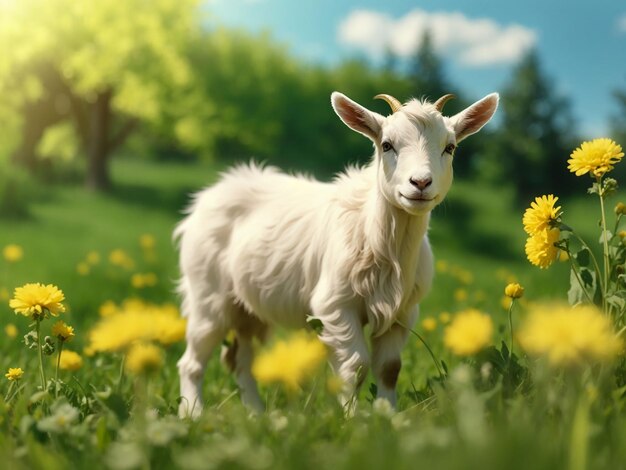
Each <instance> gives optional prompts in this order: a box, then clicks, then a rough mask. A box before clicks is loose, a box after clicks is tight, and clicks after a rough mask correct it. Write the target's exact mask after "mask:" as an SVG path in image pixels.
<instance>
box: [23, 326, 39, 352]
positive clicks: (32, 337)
mask: <svg viewBox="0 0 626 470" xmlns="http://www.w3.org/2000/svg"><path fill="white" fill-rule="evenodd" d="M24 344H25V345H26V347H27V348H28V349H37V332H36V331H34V330H33V331H29V332H28V333H26V334H25V335H24Z"/></svg>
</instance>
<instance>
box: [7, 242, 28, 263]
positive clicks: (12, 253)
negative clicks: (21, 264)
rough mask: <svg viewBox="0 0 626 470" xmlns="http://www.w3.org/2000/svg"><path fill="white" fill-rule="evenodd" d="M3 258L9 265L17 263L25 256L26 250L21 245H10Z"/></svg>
mask: <svg viewBox="0 0 626 470" xmlns="http://www.w3.org/2000/svg"><path fill="white" fill-rule="evenodd" d="M2 256H4V259H5V260H6V261H7V262H9V263H17V262H18V261H19V260H21V259H22V257H23V256H24V250H22V247H21V246H19V245H15V244H10V245H7V246H5V247H4V249H3V250H2Z"/></svg>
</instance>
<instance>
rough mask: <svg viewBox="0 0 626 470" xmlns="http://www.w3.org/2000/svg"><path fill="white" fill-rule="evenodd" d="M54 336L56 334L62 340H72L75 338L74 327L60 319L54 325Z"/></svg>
mask: <svg viewBox="0 0 626 470" xmlns="http://www.w3.org/2000/svg"><path fill="white" fill-rule="evenodd" d="M52 336H55V337H56V338H58V339H59V340H60V341H64V342H65V341H71V340H72V338H74V328H73V327H71V326H69V325H68V324H67V323H65V322H64V321H61V320H59V321H58V322H56V323H55V324H54V325H52Z"/></svg>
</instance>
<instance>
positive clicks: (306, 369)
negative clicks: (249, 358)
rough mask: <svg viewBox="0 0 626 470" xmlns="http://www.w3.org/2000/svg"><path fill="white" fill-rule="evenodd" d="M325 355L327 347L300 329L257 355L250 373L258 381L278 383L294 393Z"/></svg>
mask: <svg viewBox="0 0 626 470" xmlns="http://www.w3.org/2000/svg"><path fill="white" fill-rule="evenodd" d="M325 357H326V348H325V347H324V345H323V344H322V343H321V342H320V341H319V339H317V338H316V337H315V336H311V335H309V334H307V333H304V332H299V333H296V334H294V335H293V336H292V337H291V338H289V339H288V340H284V341H278V342H277V343H276V344H275V345H274V347H273V348H272V349H271V350H269V351H266V352H264V353H262V354H260V355H259V356H258V357H257V358H256V360H255V361H254V364H253V366H252V373H253V374H254V376H255V377H256V378H257V380H258V381H259V382H261V383H264V384H268V383H272V382H279V383H282V384H283V385H284V386H285V388H286V389H287V390H288V391H290V392H294V391H297V390H299V389H300V386H301V385H302V383H303V382H304V381H305V379H306V378H307V377H309V376H310V375H312V374H313V373H314V372H315V370H317V368H318V367H319V366H320V364H321V363H322V362H323V361H324V359H325Z"/></svg>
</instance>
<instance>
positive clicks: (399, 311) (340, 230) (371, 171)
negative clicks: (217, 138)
mask: <svg viewBox="0 0 626 470" xmlns="http://www.w3.org/2000/svg"><path fill="white" fill-rule="evenodd" d="M378 97H379V98H382V99H384V100H385V101H387V102H388V103H389V104H390V106H391V108H392V110H393V111H394V112H393V114H391V115H390V116H387V117H384V116H382V115H380V114H377V113H374V112H372V111H369V110H367V109H366V108H364V107H362V106H360V105H359V104H357V103H355V102H354V101H352V100H350V99H349V98H347V97H346V96H344V95H343V94H341V93H337V92H335V93H333V94H332V97H331V101H332V106H333V108H334V110H335V112H336V113H337V114H338V115H339V117H340V118H341V120H342V121H343V122H344V123H345V124H346V125H348V126H349V127H350V128H352V129H353V130H355V131H357V132H360V133H361V134H364V135H365V136H366V137H368V138H369V139H371V140H372V141H373V143H374V147H375V153H374V157H373V159H372V161H371V162H370V163H369V164H368V165H367V166H365V167H363V168H350V169H348V170H347V171H346V172H345V174H341V175H340V176H338V177H337V178H336V179H335V180H334V181H333V182H331V183H321V182H318V181H314V180H312V179H309V178H304V177H300V176H289V175H286V174H283V173H281V172H279V171H278V170H276V169H274V168H269V167H266V168H263V167H259V166H256V165H254V164H250V165H242V166H239V167H236V168H233V169H231V170H230V171H228V172H226V173H225V174H224V175H222V178H221V179H220V181H219V182H218V183H216V184H215V185H214V186H212V187H210V188H207V189H205V190H203V191H201V192H199V193H198V194H196V195H195V199H194V202H193V204H192V205H191V206H190V208H189V210H188V216H187V217H186V218H185V219H184V220H183V221H182V222H181V223H180V225H178V227H177V228H176V230H175V237H176V238H178V239H179V241H180V268H181V271H182V279H181V282H180V292H181V294H182V296H183V306H182V310H183V314H184V315H186V316H187V317H188V325H187V348H186V350H185V353H184V354H183V356H182V358H181V359H180V361H179V362H178V368H179V373H180V388H181V396H182V402H181V406H180V414H181V416H186V415H189V414H191V415H194V416H195V415H197V414H199V413H200V412H201V410H202V400H201V389H202V378H203V375H204V369H205V366H206V363H207V360H208V359H209V356H210V354H211V352H212V351H213V349H214V348H215V347H216V346H218V345H219V344H220V343H221V341H222V340H223V338H224V337H225V335H226V333H227V332H228V331H229V330H230V329H234V330H235V332H236V342H235V343H234V344H233V345H232V346H230V347H229V349H228V350H227V351H226V354H225V355H224V356H223V359H225V362H226V363H227V364H228V365H229V366H230V367H231V369H232V370H233V371H234V373H235V375H236V380H237V383H238V386H239V388H240V390H241V396H242V400H243V402H244V403H245V404H246V405H248V406H250V407H251V408H254V409H258V410H261V409H263V408H264V406H263V402H262V400H261V398H260V396H259V393H258V391H257V386H256V382H255V380H254V378H253V376H252V373H251V364H252V360H253V348H252V341H253V338H255V337H257V338H260V339H264V337H265V336H266V333H267V329H268V326H269V325H273V324H276V325H285V326H289V327H302V326H305V325H306V317H307V316H308V315H313V316H314V317H316V318H318V319H320V320H321V322H322V324H323V332H322V334H321V335H320V339H321V340H322V341H323V342H324V343H325V344H326V345H327V346H328V347H329V348H330V350H331V352H332V359H331V366H332V367H333V369H334V371H335V372H336V373H337V374H338V375H339V377H340V378H341V379H342V380H343V383H344V390H343V392H342V395H341V399H342V401H343V403H344V404H345V405H349V404H350V403H352V402H353V401H352V398H353V397H354V395H355V393H356V391H358V388H359V386H360V384H361V382H362V381H363V379H364V377H365V374H366V372H367V370H368V368H369V366H370V354H369V352H368V347H367V341H366V338H365V335H364V333H363V326H364V325H365V324H367V323H369V324H370V325H371V331H372V338H371V342H372V359H371V365H372V370H373V374H374V377H375V380H376V382H377V385H378V395H379V397H384V398H386V399H388V400H389V401H390V402H391V404H392V405H395V401H396V393H395V387H396V381H397V377H398V373H399V371H400V367H401V362H400V352H401V349H402V347H403V345H404V343H405V342H406V339H407V330H406V329H405V328H404V326H408V327H411V326H412V325H413V324H414V323H415V321H416V319H417V317H418V306H417V303H418V302H419V301H420V300H421V299H422V298H423V297H424V295H425V294H426V293H427V291H428V290H429V289H430V286H431V283H432V278H433V255H432V252H431V249H430V246H429V243H428V238H427V235H426V232H427V230H428V223H429V218H430V212H431V210H432V209H433V208H434V207H435V206H436V205H437V204H439V203H440V202H441V201H442V200H443V199H444V197H445V196H446V193H447V192H448V190H449V188H450V185H451V183H452V160H453V158H452V157H453V153H454V150H455V148H456V145H457V144H458V143H459V142H460V141H462V140H463V139H464V138H466V137H467V136H468V135H471V134H473V133H475V132H477V131H478V130H480V129H481V128H482V127H483V126H484V125H485V124H486V123H487V122H488V121H489V120H490V119H491V117H492V116H493V114H494V112H495V110H496V107H497V104H498V95H497V94H495V93H494V94H491V95H488V96H486V97H485V98H483V99H482V100H480V101H478V102H476V103H474V104H473V105H472V106H470V107H469V108H467V109H465V110H464V111H462V112H460V113H459V114H457V115H455V116H453V117H444V116H443V115H442V114H441V109H442V107H443V105H444V104H445V102H446V101H447V100H448V99H450V98H451V97H452V95H446V96H444V97H442V98H440V99H439V100H438V101H437V102H436V103H434V104H431V103H428V102H426V101H423V102H422V101H418V100H411V101H409V102H408V103H406V104H404V105H402V104H401V103H400V102H399V101H398V100H396V99H395V98H393V97H391V96H389V95H379V96H378ZM378 97H377V98H378ZM401 325H402V326H401Z"/></svg>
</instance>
